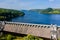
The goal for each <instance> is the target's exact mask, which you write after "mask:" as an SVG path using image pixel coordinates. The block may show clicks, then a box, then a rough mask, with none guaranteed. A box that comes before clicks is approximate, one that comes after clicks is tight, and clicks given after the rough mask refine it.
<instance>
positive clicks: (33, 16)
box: [12, 10, 60, 26]
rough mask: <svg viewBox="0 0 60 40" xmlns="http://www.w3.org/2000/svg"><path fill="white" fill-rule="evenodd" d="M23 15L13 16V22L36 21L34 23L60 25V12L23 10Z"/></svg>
mask: <svg viewBox="0 0 60 40" xmlns="http://www.w3.org/2000/svg"><path fill="white" fill-rule="evenodd" d="M23 12H24V13H25V15H24V16H23V17H16V18H13V19H12V21H13V22H23V23H34V24H57V25H59V26H60V14H48V13H47V14H43V13H38V12H34V11H27V10H23Z"/></svg>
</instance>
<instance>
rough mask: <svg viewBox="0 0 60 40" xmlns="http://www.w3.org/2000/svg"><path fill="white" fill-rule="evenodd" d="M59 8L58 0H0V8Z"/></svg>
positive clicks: (59, 1)
mask: <svg viewBox="0 0 60 40" xmlns="http://www.w3.org/2000/svg"><path fill="white" fill-rule="evenodd" d="M49 7H50V8H60V0H0V8H7V9H17V10H23V9H25V10H29V9H45V8H49Z"/></svg>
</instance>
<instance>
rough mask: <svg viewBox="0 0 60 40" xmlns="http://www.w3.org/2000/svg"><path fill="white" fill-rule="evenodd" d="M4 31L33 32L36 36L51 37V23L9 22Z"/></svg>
mask: <svg viewBox="0 0 60 40" xmlns="http://www.w3.org/2000/svg"><path fill="white" fill-rule="evenodd" d="M4 31H9V32H15V33H21V34H31V35H34V36H39V37H45V38H51V33H50V31H51V25H42V24H39V25H37V24H27V23H9V22H7V23H6V24H5V27H4Z"/></svg>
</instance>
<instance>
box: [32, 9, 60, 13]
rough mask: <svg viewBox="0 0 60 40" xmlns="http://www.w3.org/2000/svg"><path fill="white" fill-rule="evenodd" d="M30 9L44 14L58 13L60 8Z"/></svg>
mask: <svg viewBox="0 0 60 40" xmlns="http://www.w3.org/2000/svg"><path fill="white" fill-rule="evenodd" d="M32 11H36V12H39V13H45V14H60V9H53V8H47V9H32Z"/></svg>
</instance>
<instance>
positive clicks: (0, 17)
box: [0, 8, 25, 21]
mask: <svg viewBox="0 0 60 40" xmlns="http://www.w3.org/2000/svg"><path fill="white" fill-rule="evenodd" d="M24 15H25V13H24V12H22V11H19V10H14V9H4V8H0V21H9V20H11V19H12V18H15V17H18V16H24Z"/></svg>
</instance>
